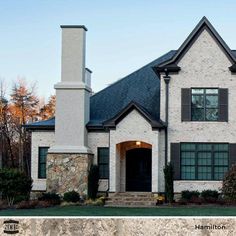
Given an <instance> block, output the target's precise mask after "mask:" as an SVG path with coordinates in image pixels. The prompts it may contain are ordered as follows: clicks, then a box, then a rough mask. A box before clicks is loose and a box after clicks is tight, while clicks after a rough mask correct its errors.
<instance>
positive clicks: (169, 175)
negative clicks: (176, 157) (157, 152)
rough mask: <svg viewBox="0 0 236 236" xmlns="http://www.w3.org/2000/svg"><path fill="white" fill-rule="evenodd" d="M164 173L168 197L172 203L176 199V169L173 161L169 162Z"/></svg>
mask: <svg viewBox="0 0 236 236" xmlns="http://www.w3.org/2000/svg"><path fill="white" fill-rule="evenodd" d="M164 175H165V192H166V198H167V201H168V202H169V203H172V202H173V200H174V186H173V179H174V171H173V166H172V165H171V163H168V164H167V165H166V167H165V168H164Z"/></svg>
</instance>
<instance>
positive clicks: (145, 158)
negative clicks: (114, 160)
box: [126, 148, 152, 192]
mask: <svg viewBox="0 0 236 236" xmlns="http://www.w3.org/2000/svg"><path fill="white" fill-rule="evenodd" d="M151 180H152V150H151V149H149V148H135V149H131V150H128V151H126V191H134V192H151V188H152V181H151Z"/></svg>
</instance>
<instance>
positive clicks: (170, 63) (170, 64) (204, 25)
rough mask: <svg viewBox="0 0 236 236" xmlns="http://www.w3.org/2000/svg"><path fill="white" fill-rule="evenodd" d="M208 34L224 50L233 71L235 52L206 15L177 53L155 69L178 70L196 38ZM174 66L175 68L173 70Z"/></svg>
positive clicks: (235, 58) (161, 70)
mask: <svg viewBox="0 0 236 236" xmlns="http://www.w3.org/2000/svg"><path fill="white" fill-rule="evenodd" d="M206 32H208V34H209V35H210V36H211V37H212V39H213V40H214V42H215V43H216V44H217V45H218V47H219V48H220V49H221V50H222V52H223V53H224V54H225V56H226V57H227V58H228V60H229V61H230V65H229V69H230V70H231V71H232V68H234V65H235V63H236V57H235V53H233V51H232V50H230V48H229V47H228V45H227V44H226V43H225V42H224V40H223V39H222V38H221V36H220V35H219V34H218V32H217V31H216V30H215V28H214V27H213V26H212V25H211V23H210V22H209V21H208V19H207V18H206V17H203V18H202V19H201V21H200V22H199V23H198V25H197V26H196V27H195V28H194V30H193V31H192V32H191V34H190V35H189V36H188V38H187V39H186V40H185V41H184V43H183V44H182V45H181V46H180V48H179V49H178V50H177V52H176V54H175V55H174V56H173V57H172V58H171V59H170V60H167V61H165V62H163V63H159V64H158V65H156V66H155V67H154V71H155V72H156V73H157V74H158V73H160V72H167V71H168V72H178V71H179V70H180V69H181V67H180V66H179V62H180V61H181V59H182V58H183V57H184V56H185V54H186V53H187V52H188V51H189V49H190V48H191V47H192V46H193V45H194V44H195V42H196V40H198V38H199V37H200V36H201V35H202V34H203V33H204V34H206ZM173 68H175V70H174V71H173Z"/></svg>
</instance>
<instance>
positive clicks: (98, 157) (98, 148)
mask: <svg viewBox="0 0 236 236" xmlns="http://www.w3.org/2000/svg"><path fill="white" fill-rule="evenodd" d="M100 149H108V164H107V165H108V178H103V177H100V176H99V179H102V180H108V182H109V179H110V147H97V165H98V169H99V159H100V156H99V150H100Z"/></svg>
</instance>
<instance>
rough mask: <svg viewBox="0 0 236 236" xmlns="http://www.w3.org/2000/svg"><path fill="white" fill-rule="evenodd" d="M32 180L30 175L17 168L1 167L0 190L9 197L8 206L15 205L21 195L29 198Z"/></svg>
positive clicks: (6, 197)
mask: <svg viewBox="0 0 236 236" xmlns="http://www.w3.org/2000/svg"><path fill="white" fill-rule="evenodd" d="M32 182H33V181H32V179H31V178H30V177H29V176H27V175H26V174H25V173H24V172H21V171H19V170H17V169H0V192H2V196H3V198H4V199H7V202H8V206H11V205H13V204H14V202H15V199H17V198H20V196H25V198H26V199H29V195H30V191H31V188H32Z"/></svg>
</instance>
